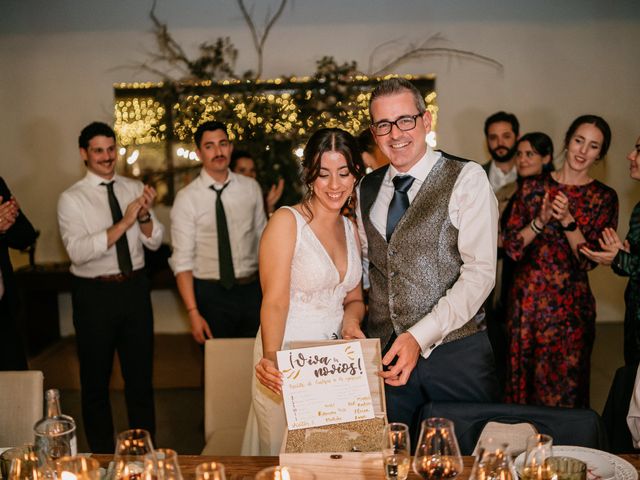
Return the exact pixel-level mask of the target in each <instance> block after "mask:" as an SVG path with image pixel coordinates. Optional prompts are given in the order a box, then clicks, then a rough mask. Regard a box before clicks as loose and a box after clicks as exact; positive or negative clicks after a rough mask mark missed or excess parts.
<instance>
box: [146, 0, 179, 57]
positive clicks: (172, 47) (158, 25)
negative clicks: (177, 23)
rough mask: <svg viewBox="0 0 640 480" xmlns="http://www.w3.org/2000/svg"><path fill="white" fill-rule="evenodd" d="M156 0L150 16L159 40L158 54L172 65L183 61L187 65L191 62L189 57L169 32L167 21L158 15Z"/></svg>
mask: <svg viewBox="0 0 640 480" xmlns="http://www.w3.org/2000/svg"><path fill="white" fill-rule="evenodd" d="M156 1H157V0H153V5H152V6H151V11H150V12H149V17H150V18H151V21H152V22H153V24H154V26H155V28H154V30H155V34H156V41H157V42H158V47H159V50H160V52H162V53H161V54H160V55H157V56H158V57H159V59H161V60H164V61H166V62H168V63H170V64H172V65H175V64H180V63H183V64H185V65H188V64H189V58H188V57H187V55H186V53H185V52H184V50H183V49H182V47H181V46H180V44H179V43H178V42H176V41H175V40H174V38H173V37H172V36H171V34H170V33H169V27H167V24H166V23H162V22H161V21H160V20H158V17H156V14H155V9H156Z"/></svg>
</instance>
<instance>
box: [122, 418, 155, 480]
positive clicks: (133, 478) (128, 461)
mask: <svg viewBox="0 0 640 480" xmlns="http://www.w3.org/2000/svg"><path fill="white" fill-rule="evenodd" d="M148 454H154V450H153V444H152V443H151V435H149V432H147V431H146V430H142V429H139V428H136V429H133V430H125V431H124V432H122V433H120V434H119V435H118V437H117V440H116V453H115V454H114V456H113V463H114V467H113V478H114V479H115V480H140V479H141V477H142V474H143V472H144V460H145V456H146V455H148ZM154 475H155V473H154Z"/></svg>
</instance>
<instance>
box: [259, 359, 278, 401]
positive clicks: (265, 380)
mask: <svg viewBox="0 0 640 480" xmlns="http://www.w3.org/2000/svg"><path fill="white" fill-rule="evenodd" d="M256 378H257V379H258V381H259V382H260V383H261V384H262V385H264V386H265V387H267V388H268V389H269V390H271V391H272V392H274V393H275V394H277V395H280V394H281V393H282V373H280V370H278V369H277V368H276V364H275V362H274V361H273V360H269V359H268V358H264V357H263V358H262V359H260V361H259V362H258V364H257V365H256Z"/></svg>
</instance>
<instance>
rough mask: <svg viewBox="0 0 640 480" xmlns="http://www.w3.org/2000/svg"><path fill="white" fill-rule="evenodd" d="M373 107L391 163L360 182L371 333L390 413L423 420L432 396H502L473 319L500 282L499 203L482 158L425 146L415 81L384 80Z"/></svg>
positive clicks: (426, 125) (375, 127)
mask: <svg viewBox="0 0 640 480" xmlns="http://www.w3.org/2000/svg"><path fill="white" fill-rule="evenodd" d="M369 111H370V114H371V130H372V132H373V134H374V136H375V138H376V142H377V144H378V146H379V147H380V149H381V150H382V151H383V153H384V154H385V155H386V156H387V157H388V158H389V160H390V161H391V164H390V165H388V166H385V167H382V168H380V169H378V170H376V171H374V172H372V173H371V174H369V175H367V176H366V177H365V178H364V179H363V181H362V183H361V186H360V190H359V208H360V212H359V215H358V228H359V232H360V237H361V241H362V245H363V252H364V258H365V260H368V262H369V280H370V283H371V287H370V291H369V319H368V324H367V333H368V336H370V337H378V338H380V340H381V344H382V346H383V347H384V348H383V354H384V357H383V359H382V363H383V366H384V371H383V372H381V374H380V375H381V376H382V377H383V378H384V380H385V384H386V385H385V386H386V388H385V390H386V396H387V414H388V418H389V421H392V422H393V421H396V422H398V421H399V422H404V423H406V424H408V425H412V424H413V423H414V421H415V420H416V418H417V415H418V412H419V410H420V407H422V406H423V405H424V404H425V403H427V402H430V401H435V402H438V401H443V402H445V401H469V402H490V401H493V400H495V399H496V397H497V394H498V392H497V382H496V379H495V372H494V364H493V355H492V352H491V346H490V345H489V341H488V340H487V337H486V333H485V332H483V331H478V327H477V323H476V321H475V319H474V317H475V316H476V314H477V313H478V311H479V310H480V309H481V306H482V302H483V301H484V299H485V298H486V296H487V295H488V293H489V291H490V290H491V288H492V287H493V283H494V278H495V266H496V242H497V230H498V229H497V221H498V208H497V203H496V199H495V196H494V195H493V192H492V190H491V187H490V185H489V182H488V181H487V177H486V175H485V173H484V172H483V170H482V167H481V166H480V165H478V164H477V163H476V162H471V161H467V160H463V159H460V158H457V157H454V156H452V155H448V154H446V153H443V152H439V151H435V150H432V149H431V148H430V147H429V146H428V145H427V144H426V142H425V137H426V135H427V133H429V131H430V130H431V115H430V113H429V112H428V111H427V109H426V106H425V102H424V98H423V97H422V95H421V94H420V92H419V91H418V90H417V89H416V88H415V87H414V86H413V85H412V84H411V83H410V82H408V81H406V80H403V79H398V78H394V79H389V80H385V81H383V82H381V83H380V84H379V85H378V86H377V87H376V88H375V90H374V91H373V93H372V95H371V100H370V103H369ZM365 264H366V263H365ZM414 430H415V429H414Z"/></svg>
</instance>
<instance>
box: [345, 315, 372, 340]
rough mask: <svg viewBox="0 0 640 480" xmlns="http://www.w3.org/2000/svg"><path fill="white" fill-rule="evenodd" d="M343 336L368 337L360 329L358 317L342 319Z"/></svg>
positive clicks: (353, 337) (348, 337) (350, 337)
mask: <svg viewBox="0 0 640 480" xmlns="http://www.w3.org/2000/svg"><path fill="white" fill-rule="evenodd" d="M341 335H342V338H344V339H345V340H353V339H356V338H367V337H366V336H365V334H364V333H363V332H362V330H361V329H360V322H359V321H358V320H356V319H346V318H345V319H344V320H342V332H341Z"/></svg>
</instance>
